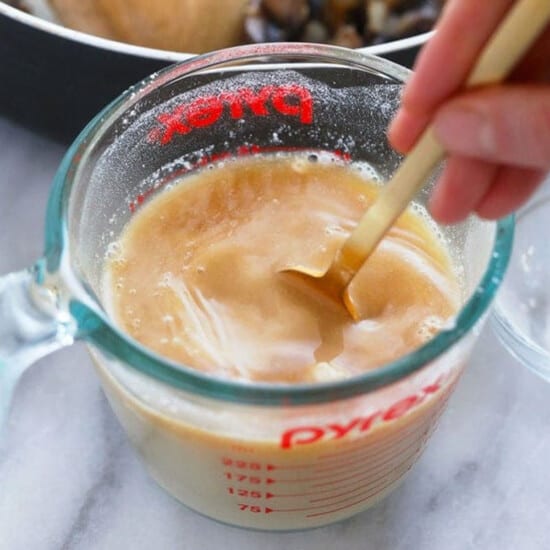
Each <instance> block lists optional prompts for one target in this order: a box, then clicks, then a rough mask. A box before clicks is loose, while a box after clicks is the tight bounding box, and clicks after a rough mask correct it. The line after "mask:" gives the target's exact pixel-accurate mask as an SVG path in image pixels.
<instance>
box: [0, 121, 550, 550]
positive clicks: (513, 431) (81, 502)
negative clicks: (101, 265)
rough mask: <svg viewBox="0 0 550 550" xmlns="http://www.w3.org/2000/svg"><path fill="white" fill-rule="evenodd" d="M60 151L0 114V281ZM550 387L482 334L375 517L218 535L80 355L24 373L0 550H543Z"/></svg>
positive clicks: (34, 221) (0, 513) (3, 451)
mask: <svg viewBox="0 0 550 550" xmlns="http://www.w3.org/2000/svg"><path fill="white" fill-rule="evenodd" d="M62 154H63V148H62V147H60V146H58V145H55V144H52V143H50V142H48V141H47V140H44V139H41V138H38V137H36V136H34V135H33V134H32V133H30V132H27V131H25V130H22V129H20V128H18V127H16V126H14V125H12V124H11V123H8V122H7V121H5V120H3V119H2V118H0V273H4V272H7V271H8V270H14V269H19V268H22V267H25V266H27V265H29V264H30V263H31V262H32V261H33V260H34V259H35V258H37V257H38V255H39V254H40V253H41V249H42V226H43V219H44V209H45V203H46V197H47V194H48V188H49V182H50V180H51V178H52V175H53V173H54V171H55V169H56V166H57V164H58V162H59V160H60V158H61V156H62ZM549 517H550V384H546V383H544V382H543V381H542V380H540V379H538V378H537V377H535V376H534V375H533V374H531V373H530V372H528V371H527V370H526V369H524V368H523V367H521V366H520V365H519V364H518V363H517V362H516V361H515V360H514V359H512V358H511V357H509V356H508V355H507V354H506V352H505V351H504V350H503V349H502V348H501V347H500V345H499V344H498V342H497V341H496V339H495V337H494V335H493V334H492V332H491V329H490V328H487V329H486V330H485V332H484V333H483V334H482V337H481V340H480V342H479V345H478V346H477V348H476V350H475V357H474V359H473V360H472V362H471V366H470V368H469V370H468V371H467V373H466V375H465V376H464V378H463V379H462V381H461V383H460V385H459V388H458V390H457V392H456V394H455V395H454V396H453V398H452V400H451V403H450V407H449V409H448V411H447V412H446V413H445V415H444V416H443V419H442V421H441V424H440V427H439V429H438V430H437V432H436V434H435V436H434V437H433V439H432V441H431V443H430V445H429V447H428V449H427V451H426V452H425V454H424V455H423V457H422V458H421V460H420V462H419V463H418V465H417V466H416V467H415V468H414V469H413V471H412V472H411V474H410V476H409V478H408V480H407V481H406V482H405V483H404V485H403V486H402V487H401V488H400V489H399V490H397V491H396V492H395V493H394V494H393V495H391V496H390V497H389V498H388V499H387V500H386V501H384V502H383V503H382V504H380V505H378V506H377V507H376V508H374V509H372V510H370V511H368V512H366V513H364V514H362V515H359V516H357V517H355V518H353V519H351V520H349V521H346V522H344V523H340V524H337V525H333V526H330V527H326V528H322V529H317V530H314V531H310V532H301V533H286V534H271V533H262V532H250V531H245V530H240V529H237V528H232V527H227V526H223V525H219V524H217V523H215V522H213V521H210V520H208V519H206V518H203V517H201V516H199V515H197V514H195V513H193V512H191V511H190V510H187V509H185V508H184V507H183V506H182V505H180V504H178V503H177V502H175V501H174V500H173V499H172V498H170V497H169V496H167V495H166V494H165V493H164V492H163V491H162V490H161V489H159V488H158V487H157V486H156V485H155V484H154V482H152V481H151V480H150V479H149V477H148V476H147V474H146V472H145V470H144V468H143V467H142V465H141V464H140V462H139V461H138V460H137V458H136V456H135V455H134V453H133V451H132V450H131V448H130V446H129V444H128V442H127V441H126V438H125V435H124V433H123V432H122V430H121V428H120V427H119V426H118V424H117V422H116V420H115V418H114V416H113V414H112V413H111V411H110V409H109V406H108V405H107V402H106V400H105V398H104V397H103V395H102V392H101V390H100V387H99V383H98V381H97V379H96V377H95V375H94V372H93V369H92V366H91V362H90V360H89V359H88V356H87V354H86V351H85V349H84V346H83V345H82V344H78V345H75V346H73V347H72V348H69V349H65V350H63V351H61V352H58V353H56V354H54V355H52V356H50V357H48V358H46V359H44V360H42V361H40V362H39V363H38V364H36V365H34V366H33V367H32V368H30V369H29V370H28V371H27V372H26V373H25V375H24V376H23V379H22V380H21V382H20V384H19V387H18V389H17V392H16V395H15V402H14V406H13V408H12V411H11V415H10V417H9V421H8V426H7V432H6V435H5V437H4V440H3V441H1V442H0V549H2V550H57V549H63V550H72V549H81V550H87V549H94V550H118V549H122V548H131V549H132V550H141V549H144V550H145V549H151V548H155V549H156V550H164V549H169V550H172V549H174V550H176V549H185V550H188V549H189V550H196V549H199V550H219V549H221V548H227V549H233V548H234V549H239V550H257V549H260V548H261V549H262V550H274V549H299V550H308V549H311V550H313V549H314V550H325V549H326V550H329V549H331V550H332V549H335V548H341V549H346V550H348V549H349V550H359V549H361V550H371V549H374V550H405V549H407V550H409V549H411V550H443V549H444V550H468V549H483V550H493V549H494V550H508V549H520V548H521V549H522V550H539V549H540V550H543V549H548V548H550V531H549V530H548V522H549Z"/></svg>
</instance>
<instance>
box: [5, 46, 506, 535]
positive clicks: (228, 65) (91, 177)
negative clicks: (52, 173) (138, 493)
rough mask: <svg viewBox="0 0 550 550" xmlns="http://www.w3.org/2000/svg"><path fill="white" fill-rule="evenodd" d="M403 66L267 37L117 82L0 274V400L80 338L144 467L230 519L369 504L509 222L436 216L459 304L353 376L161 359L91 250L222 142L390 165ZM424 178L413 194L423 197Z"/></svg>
mask: <svg viewBox="0 0 550 550" xmlns="http://www.w3.org/2000/svg"><path fill="white" fill-rule="evenodd" d="M407 74H408V73H407V71H405V70H404V69H401V68H400V67H397V66H396V65H393V64H391V63H389V62H387V61H383V60H379V59H376V58H369V57H366V56H363V55H361V54H358V53H355V52H351V51H347V50H341V49H338V48H330V47H321V46H309V45H278V46H271V45H262V46H253V47H243V48H236V49H233V50H228V51H224V52H218V53H214V54H210V55H207V56H203V57H200V58H195V59H193V60H190V61H189V62H187V63H184V64H183V65H180V66H177V67H173V68H170V69H168V70H166V71H164V72H163V73H160V74H159V75H156V76H154V77H152V78H151V79H149V80H147V81H145V82H143V83H142V84H140V85H139V86H137V87H136V88H135V89H133V90H130V91H129V92H128V93H126V94H125V95H123V96H122V97H121V98H120V99H119V100H117V101H116V102H115V103H114V104H112V105H111V106H109V107H108V108H107V109H106V110H105V111H104V112H103V113H101V114H100V115H99V116H98V117H97V118H96V119H95V120H94V121H93V122H92V123H91V124H90V125H89V126H88V127H87V128H86V129H85V130H84V132H83V133H82V135H81V136H80V137H79V138H78V140H77V141H76V142H75V144H74V145H73V146H72V148H71V149H70V150H69V152H68V154H67V156H66V157H65V159H64V161H63V163H62V166H61V167H60V170H59V172H58V174H57V176H56V180H55V182H54V187H53V189H52V193H51V198H50V203H49V207H48V221H47V230H46V249H45V256H44V259H43V260H40V261H39V262H37V264H36V266H35V267H34V268H33V269H32V270H30V271H25V272H22V273H19V274H15V275H11V276H8V277H7V278H4V279H2V280H1V282H0V287H1V288H2V294H1V297H0V303H1V306H0V310H1V313H0V315H1V316H2V319H1V322H0V325H1V326H2V334H1V344H0V350H1V351H0V360H1V371H0V380H1V382H2V384H1V386H0V387H1V390H0V391H2V392H4V393H3V395H2V403H5V402H6V401H7V399H6V396H7V394H8V393H9V392H11V390H12V388H13V384H14V383H15V380H16V378H17V376H18V375H19V374H20V372H21V371H22V370H23V369H24V367H25V366H26V364H28V362H29V361H32V360H33V359H35V358H37V357H38V356H40V355H42V354H43V353H46V352H48V351H51V350H53V349H55V348H57V347H60V346H62V345H66V344H69V343H71V342H72V341H73V340H74V339H75V338H84V339H86V340H87V341H88V342H89V343H90V350H91V353H92V356H93V358H94V361H95V363H96V365H97V368H98V372H99V374H100V377H101V380H102V383H103V386H104V388H105V391H106V393H107V395H108V397H109V400H110V402H111V404H112V406H113V409H114V410H115V412H116V414H117V416H118V417H119V419H120V421H121V423H122V424H123V426H124V427H125V429H126V430H127V432H128V434H129V437H130V439H131V440H132V442H133V443H134V445H135V446H136V448H137V449H138V451H139V452H140V454H141V455H142V457H143V458H144V461H145V463H146V464H147V466H148V468H149V469H150V471H151V472H152V474H153V476H154V477H155V479H157V481H159V483H160V484H161V485H163V486H164V487H165V488H166V489H167V490H168V491H169V492H171V493H172V494H173V495H174V496H176V497H177V498H178V499H179V500H181V501H182V502H184V503H186V504H187V505H189V506H190V507H191V508H193V509H195V510H198V511H199V512H202V513H204V514H206V515H208V516H211V517H213V518H216V519H218V520H221V521H225V522H227V523H232V524H235V525H240V526H248V527H253V528H263V529H272V530H277V529H298V528H307V527H314V526H318V525H323V524H326V523H330V522H333V521H337V520H340V519H343V518H346V517H349V516H350V515H353V514H355V513H357V512H359V511H361V510H363V509H365V508H366V507H368V506H370V505H372V504H373V503H375V502H377V501H378V500H379V499H380V498H382V497H383V496H384V495H386V494H387V493H388V492H389V491H391V490H392V489H393V488H394V487H395V486H396V485H397V484H398V483H399V482H400V481H401V480H402V479H403V478H404V476H405V474H406V472H407V471H408V470H409V469H410V467H411V466H412V464H413V463H414V462H415V460H416V459H417V457H418V455H419V453H420V452H421V450H422V448H423V446H424V444H425V442H426V440H427V438H428V437H429V434H430V432H431V431H432V429H433V427H434V425H435V422H436V420H437V417H438V415H439V414H440V412H441V410H442V408H443V407H444V404H445V402H446V400H447V398H448V395H449V393H450V392H451V391H452V388H453V386H454V384H455V382H456V379H457V378H458V376H459V375H460V372H461V370H462V368H463V366H464V363H465V361H466V358H467V355H468V353H469V351H470V349H471V346H472V344H473V343H474V341H475V338H476V336H477V334H478V332H479V327H480V325H481V322H482V321H483V320H484V317H485V313H486V311H487V307H488V305H489V303H490V301H491V299H492V297H493V294H494V292H495V290H496V288H497V286H498V284H499V281H500V278H501V276H502V274H503V271H504V268H505V265H506V262H507V258H508V254H509V249H510V242H511V233H512V223H511V221H510V220H504V221H501V222H499V223H498V224H495V223H488V222H482V221H480V220H476V219H470V220H468V221H467V222H466V223H464V224H462V225H461V226H457V227H454V228H451V229H449V230H448V234H447V238H448V240H449V241H450V243H451V248H452V250H453V253H454V254H455V262H456V264H457V265H460V266H462V267H463V272H462V273H461V278H462V279H463V281H464V288H465V301H464V307H463V309H462V311H461V313H460V315H459V316H458V317H457V319H456V323H455V324H454V325H453V326H449V327H447V328H446V329H445V330H443V331H442V332H441V333H440V334H439V335H438V336H437V337H436V338H435V339H434V340H433V341H431V342H430V343H428V344H427V345H425V346H423V347H422V348H421V349H419V350H417V351H416V352H415V353H413V354H410V355H409V356H406V357H403V358H401V359H399V360H398V361H395V362H393V363H391V364H389V365H386V366H384V367H383V368H381V369H379V370H378V371H375V372H371V373H366V374H365V375H362V376H360V377H357V378H354V379H352V380H349V381H343V382H335V383H326V384H318V385H299V386H292V387H288V386H278V385H262V384H254V385H250V384H242V383H237V382H232V381H223V380H219V379H216V378H213V377H209V376H206V375H204V374H202V373H199V372H196V371H193V370H191V369H189V368H186V367H185V366H181V365H176V364H173V363H171V362H170V361H167V360H163V359H162V358H160V357H158V356H157V355H155V354H153V353H151V352H149V351H148V350H146V349H144V348H143V347H142V346H140V345H139V344H137V343H136V342H134V341H132V340H130V339H129V338H128V337H127V336H125V335H124V334H122V333H121V332H119V331H118V330H117V328H116V327H115V326H114V325H113V323H112V321H111V320H110V319H109V315H108V314H107V313H106V311H105V308H104V304H103V303H102V300H101V292H100V278H101V270H102V265H103V261H104V258H105V257H106V255H108V254H109V253H110V250H112V243H113V242H116V239H117V237H118V235H119V233H120V231H121V229H122V227H123V226H124V225H125V223H126V221H127V220H128V219H129V218H130V217H131V215H132V212H133V211H135V210H136V209H138V208H139V207H140V205H141V204H142V203H144V202H146V201H147V200H148V198H149V197H150V196H152V195H154V194H155V193H156V192H161V191H162V188H163V186H164V184H166V183H170V182H171V181H173V180H174V179H177V178H179V177H181V175H182V174H183V173H186V172H189V171H193V170H195V169H197V168H201V167H203V166H204V165H206V164H208V163H210V162H213V161H215V160H217V159H219V158H223V157H225V156H226V155H230V156H238V155H240V156H242V155H254V154H259V153H262V152H265V151H268V152H271V153H273V152H276V151H285V152H288V151H296V150H298V151H319V150H322V151H328V152H330V153H331V154H333V155H336V156H337V157H338V158H340V159H343V160H352V161H360V162H367V163H369V164H370V165H371V166H372V167H373V169H374V170H375V171H376V172H377V173H378V174H379V175H380V177H381V178H382V179H387V178H388V177H389V175H390V174H391V173H392V171H393V170H394V169H395V167H396V166H397V165H398V163H399V160H400V159H399V157H398V156H397V155H395V154H394V153H393V152H392V151H391V149H390V148H389V147H388V144H387V143H386V140H385V137H384V136H385V128H386V126H387V123H388V122H389V120H390V119H391V117H392V115H393V113H394V112H395V110H396V108H397V104H398V98H399V92H400V88H401V83H402V81H403V80H404V79H405V78H406V76H407ZM427 195H428V190H427V191H426V192H424V193H423V194H422V196H421V197H420V202H425V200H426V197H427Z"/></svg>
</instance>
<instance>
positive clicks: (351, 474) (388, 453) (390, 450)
mask: <svg viewBox="0 0 550 550" xmlns="http://www.w3.org/2000/svg"><path fill="white" fill-rule="evenodd" d="M427 433H428V432H427V431H426V429H425V428H424V430H423V431H422V432H420V437H418V435H416V434H415V435H414V437H411V438H409V439H405V440H402V441H400V442H399V444H397V445H395V442H393V443H394V445H392V446H390V445H388V446H387V447H385V448H383V449H381V450H380V449H377V452H376V453H371V454H370V455H369V456H367V457H365V458H364V459H363V460H362V461H361V462H360V463H359V464H360V466H363V467H362V468H359V469H351V468H349V467H348V468H346V470H345V473H346V474H348V475H346V477H343V478H335V475H338V474H339V473H341V468H339V467H338V468H334V469H332V470H329V471H328V472H327V473H325V472H323V475H314V476H312V477H308V478H298V477H293V478H279V477H278V478H277V482H278V483H296V482H300V483H311V482H317V481H322V482H323V483H317V484H315V485H311V487H322V486H325V485H332V484H337V483H339V482H341V481H347V480H350V479H357V478H363V477H364V475H365V474H366V473H367V472H369V471H370V470H371V469H372V468H373V467H375V466H380V465H385V464H387V462H388V459H389V458H390V457H392V456H396V455H400V454H402V453H404V452H407V451H408V450H409V449H410V448H411V447H415V446H418V447H420V446H422V444H423V443H424V441H425V439H426V437H427ZM350 470H351V471H350ZM312 473H317V470H315V471H314V472H312Z"/></svg>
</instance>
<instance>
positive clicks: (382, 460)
mask: <svg viewBox="0 0 550 550" xmlns="http://www.w3.org/2000/svg"><path fill="white" fill-rule="evenodd" d="M423 445H424V440H422V439H416V440H414V441H412V442H409V443H408V444H407V446H406V447H401V448H399V449H398V450H396V451H395V452H392V453H388V454H386V455H383V456H382V455H380V456H377V457H376V460H369V461H368V462H367V463H366V464H364V466H365V467H364V468H361V469H359V470H351V471H349V470H348V472H349V475H347V476H346V477H344V478H341V477H340V478H337V479H335V478H334V475H335V474H333V475H332V476H330V477H329V476H327V478H326V480H327V481H326V482H323V483H317V484H315V485H312V487H317V488H318V487H326V486H329V485H337V484H339V483H340V482H343V481H348V480H350V479H354V480H355V481H356V482H359V481H362V480H363V479H365V478H366V477H367V476H368V475H371V474H373V473H375V472H378V471H380V470H383V469H384V468H385V467H387V465H388V464H389V463H390V462H391V459H392V458H399V457H400V456H401V455H403V454H404V453H408V452H409V451H410V450H411V449H414V452H413V454H415V453H416V452H417V451H418V450H420V449H421V448H422V447H423Z"/></svg>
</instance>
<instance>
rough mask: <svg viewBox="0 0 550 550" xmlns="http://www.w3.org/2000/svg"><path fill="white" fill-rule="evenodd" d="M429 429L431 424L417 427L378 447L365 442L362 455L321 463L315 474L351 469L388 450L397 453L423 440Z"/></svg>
mask: <svg viewBox="0 0 550 550" xmlns="http://www.w3.org/2000/svg"><path fill="white" fill-rule="evenodd" d="M429 429H430V423H429V422H424V423H422V424H421V425H420V426H417V425H415V430H414V431H413V430H409V431H408V433H406V434H404V435H402V434H398V436H399V437H391V438H389V437H388V438H385V439H384V440H383V441H380V442H378V444H377V445H374V444H369V443H368V442H365V444H364V446H363V448H362V449H361V452H360V453H353V454H350V456H347V455H342V458H349V460H342V458H339V459H337V460H334V461H331V462H328V461H323V462H319V463H318V466H316V467H315V469H314V470H313V471H314V472H315V473H321V472H330V471H335V470H338V469H341V468H349V467H351V466H354V465H356V464H361V463H363V462H365V461H367V460H371V459H373V458H376V457H377V456H379V455H380V454H382V453H384V452H385V451H387V450H388V449H389V450H391V451H395V450H396V449H398V448H401V446H402V445H403V444H405V445H406V444H408V443H410V442H411V441H417V440H419V439H422V438H423V437H425V436H426V435H427V434H428V433H429ZM401 436H402V437H401Z"/></svg>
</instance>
